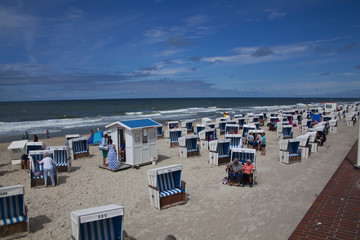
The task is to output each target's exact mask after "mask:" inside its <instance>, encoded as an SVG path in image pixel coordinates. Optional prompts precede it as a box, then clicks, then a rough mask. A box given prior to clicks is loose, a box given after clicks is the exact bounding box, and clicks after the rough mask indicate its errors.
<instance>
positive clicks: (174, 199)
mask: <svg viewBox="0 0 360 240" xmlns="http://www.w3.org/2000/svg"><path fill="white" fill-rule="evenodd" d="M181 171H182V165H181V164H176V165H170V166H165V167H160V168H155V169H149V170H148V179H149V199H150V204H151V205H153V206H154V207H156V208H157V209H160V210H161V209H165V208H168V207H172V206H175V205H179V204H185V203H186V200H187V197H186V192H185V185H186V183H185V182H184V181H182V180H181Z"/></svg>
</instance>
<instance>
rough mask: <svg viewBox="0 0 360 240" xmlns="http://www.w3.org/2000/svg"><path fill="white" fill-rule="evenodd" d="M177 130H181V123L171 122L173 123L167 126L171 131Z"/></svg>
mask: <svg viewBox="0 0 360 240" xmlns="http://www.w3.org/2000/svg"><path fill="white" fill-rule="evenodd" d="M176 128H179V121H171V122H168V124H167V129H168V130H170V129H176Z"/></svg>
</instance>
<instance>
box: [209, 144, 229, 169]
mask: <svg viewBox="0 0 360 240" xmlns="http://www.w3.org/2000/svg"><path fill="white" fill-rule="evenodd" d="M230 141H231V140H230V139H224V140H216V141H212V142H210V143H209V150H210V152H209V162H210V164H214V165H217V166H219V165H221V164H225V163H229V162H230Z"/></svg>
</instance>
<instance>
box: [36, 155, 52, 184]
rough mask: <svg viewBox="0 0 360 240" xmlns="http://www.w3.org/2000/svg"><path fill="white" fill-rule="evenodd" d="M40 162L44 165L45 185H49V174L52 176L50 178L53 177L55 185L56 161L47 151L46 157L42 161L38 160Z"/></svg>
mask: <svg viewBox="0 0 360 240" xmlns="http://www.w3.org/2000/svg"><path fill="white" fill-rule="evenodd" d="M38 163H39V164H43V165H44V181H45V187H47V177H48V176H50V178H51V183H52V185H53V186H55V179H54V166H55V162H54V160H53V159H52V158H51V157H49V153H45V154H44V158H43V159H42V160H41V161H38Z"/></svg>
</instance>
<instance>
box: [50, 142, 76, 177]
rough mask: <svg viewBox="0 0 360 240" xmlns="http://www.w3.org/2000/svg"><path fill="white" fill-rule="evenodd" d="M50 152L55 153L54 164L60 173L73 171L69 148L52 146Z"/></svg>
mask: <svg viewBox="0 0 360 240" xmlns="http://www.w3.org/2000/svg"><path fill="white" fill-rule="evenodd" d="M48 150H51V151H53V152H54V158H53V159H54V162H55V165H56V166H57V167H58V171H59V172H70V171H71V156H70V148H69V147H67V146H51V147H48Z"/></svg>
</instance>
